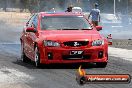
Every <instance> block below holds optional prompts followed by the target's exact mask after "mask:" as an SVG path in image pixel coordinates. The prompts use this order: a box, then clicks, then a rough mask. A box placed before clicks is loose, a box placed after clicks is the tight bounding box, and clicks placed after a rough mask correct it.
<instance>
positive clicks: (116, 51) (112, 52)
mask: <svg viewBox="0 0 132 88" xmlns="http://www.w3.org/2000/svg"><path fill="white" fill-rule="evenodd" d="M108 50H109V56H114V57H119V58H121V59H124V60H128V61H132V50H127V49H121V48H114V47H109V49H108Z"/></svg>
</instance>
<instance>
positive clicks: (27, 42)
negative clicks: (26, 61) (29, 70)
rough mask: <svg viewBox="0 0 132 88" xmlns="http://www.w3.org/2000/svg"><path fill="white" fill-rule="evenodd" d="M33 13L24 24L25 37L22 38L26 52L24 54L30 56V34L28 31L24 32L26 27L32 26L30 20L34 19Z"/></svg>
mask: <svg viewBox="0 0 132 88" xmlns="http://www.w3.org/2000/svg"><path fill="white" fill-rule="evenodd" d="M34 17H35V15H33V16H32V17H31V18H30V19H29V21H28V22H27V24H26V27H25V39H24V48H25V52H26V55H27V56H28V57H29V58H31V55H30V54H31V49H30V41H31V38H30V37H31V36H30V32H26V29H27V28H28V27H32V21H33V19H34Z"/></svg>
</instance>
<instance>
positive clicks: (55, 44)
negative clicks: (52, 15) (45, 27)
mask: <svg viewBox="0 0 132 88" xmlns="http://www.w3.org/2000/svg"><path fill="white" fill-rule="evenodd" d="M44 45H45V46H55V47H58V46H60V44H59V43H58V42H55V41H51V40H44Z"/></svg>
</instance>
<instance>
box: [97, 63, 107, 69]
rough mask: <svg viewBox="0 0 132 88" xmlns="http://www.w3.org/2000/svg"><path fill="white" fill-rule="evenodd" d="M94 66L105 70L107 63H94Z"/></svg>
mask: <svg viewBox="0 0 132 88" xmlns="http://www.w3.org/2000/svg"><path fill="white" fill-rule="evenodd" d="M96 66H97V67H99V68H105V67H106V66H107V62H98V63H96Z"/></svg>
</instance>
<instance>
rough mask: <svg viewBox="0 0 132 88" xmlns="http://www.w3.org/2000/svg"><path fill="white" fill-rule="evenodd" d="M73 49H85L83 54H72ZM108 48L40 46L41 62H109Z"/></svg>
mask: <svg viewBox="0 0 132 88" xmlns="http://www.w3.org/2000/svg"><path fill="white" fill-rule="evenodd" d="M71 51H83V54H81V55H70V52H71ZM107 61H108V49H107V47H105V46H94V47H88V48H86V47H83V48H82V47H77V48H75V47H74V48H62V47H59V48H57V47H40V63H43V64H52V63H86V62H92V63H95V62H107Z"/></svg>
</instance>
